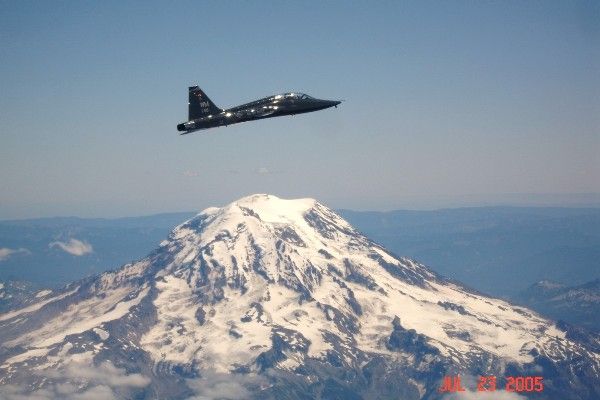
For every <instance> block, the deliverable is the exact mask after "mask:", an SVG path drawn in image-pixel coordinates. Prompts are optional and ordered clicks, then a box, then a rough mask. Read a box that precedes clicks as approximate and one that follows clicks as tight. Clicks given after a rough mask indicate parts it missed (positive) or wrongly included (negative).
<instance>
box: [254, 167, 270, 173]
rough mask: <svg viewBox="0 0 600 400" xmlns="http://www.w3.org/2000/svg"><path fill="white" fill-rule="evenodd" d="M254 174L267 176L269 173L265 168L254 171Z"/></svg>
mask: <svg viewBox="0 0 600 400" xmlns="http://www.w3.org/2000/svg"><path fill="white" fill-rule="evenodd" d="M256 173H257V174H259V175H269V174H270V173H271V171H269V169H268V168H267V167H260V168H259V169H257V170H256Z"/></svg>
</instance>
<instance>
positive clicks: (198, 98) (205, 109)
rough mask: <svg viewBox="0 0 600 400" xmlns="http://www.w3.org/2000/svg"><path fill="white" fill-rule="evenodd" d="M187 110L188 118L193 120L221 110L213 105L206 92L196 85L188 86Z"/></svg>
mask: <svg viewBox="0 0 600 400" xmlns="http://www.w3.org/2000/svg"><path fill="white" fill-rule="evenodd" d="M188 104H189V112H188V120H189V121H191V120H194V119H198V118H202V117H206V116H208V115H211V114H218V113H220V112H221V111H223V110H221V109H220V108H219V107H217V106H215V103H213V102H212V101H211V100H210V99H209V98H208V96H207V95H206V94H204V92H203V91H202V89H200V88H199V87H198V86H190V87H189V103H188Z"/></svg>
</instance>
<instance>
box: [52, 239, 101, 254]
mask: <svg viewBox="0 0 600 400" xmlns="http://www.w3.org/2000/svg"><path fill="white" fill-rule="evenodd" d="M48 247H50V248H52V247H59V248H60V249H62V250H63V251H65V252H67V253H69V254H71V255H73V256H84V255H86V254H90V253H93V252H94V249H93V247H92V245H91V244H89V243H88V242H86V241H85V240H84V241H81V240H77V239H69V241H67V242H59V241H55V242H52V243H50V244H49V245H48Z"/></svg>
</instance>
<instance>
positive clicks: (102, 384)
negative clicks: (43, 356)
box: [0, 361, 150, 400]
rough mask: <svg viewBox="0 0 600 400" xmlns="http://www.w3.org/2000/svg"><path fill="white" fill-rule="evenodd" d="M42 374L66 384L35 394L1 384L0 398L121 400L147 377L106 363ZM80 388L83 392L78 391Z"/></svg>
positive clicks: (52, 386)
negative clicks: (128, 372)
mask: <svg viewBox="0 0 600 400" xmlns="http://www.w3.org/2000/svg"><path fill="white" fill-rule="evenodd" d="M43 375H44V376H46V377H48V378H55V379H60V380H68V381H69V382H65V383H55V384H53V385H51V386H49V387H47V388H45V389H40V390H37V391H35V392H28V388H27V387H21V386H18V385H4V386H2V387H0V399H6V400H22V399H36V400H50V399H58V398H60V399H66V400H101V399H102V400H113V399H114V400H116V399H119V398H123V397H124V394H126V393H127V392H128V391H129V390H130V389H135V388H142V387H145V386H147V385H148V384H149V383H150V379H149V378H147V377H145V376H143V375H141V374H127V372H126V371H125V369H122V368H117V367H115V366H114V365H113V364H112V363H111V362H110V361H105V362H103V363H102V364H100V365H98V366H92V365H87V364H84V363H78V362H74V363H70V364H68V365H67V366H66V367H65V368H61V369H60V370H53V371H48V372H45V373H43ZM77 383H85V385H77ZM82 386H84V387H85V389H83V390H82V389H81V388H82Z"/></svg>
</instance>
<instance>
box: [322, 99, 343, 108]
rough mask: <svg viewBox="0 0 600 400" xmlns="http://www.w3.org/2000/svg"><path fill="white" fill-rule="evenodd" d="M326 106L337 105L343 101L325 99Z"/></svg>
mask: <svg viewBox="0 0 600 400" xmlns="http://www.w3.org/2000/svg"><path fill="white" fill-rule="evenodd" d="M324 103H325V106H326V107H337V106H338V104H340V103H341V101H337V100H325V102H324Z"/></svg>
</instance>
